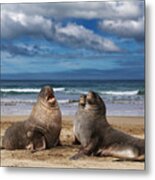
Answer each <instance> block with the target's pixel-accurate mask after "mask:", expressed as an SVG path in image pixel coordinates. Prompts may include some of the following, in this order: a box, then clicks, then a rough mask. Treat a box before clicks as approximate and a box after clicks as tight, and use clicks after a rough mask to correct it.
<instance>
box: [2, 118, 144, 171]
mask: <svg viewBox="0 0 155 180" xmlns="http://www.w3.org/2000/svg"><path fill="white" fill-rule="evenodd" d="M26 118H27V117H26V116H13V117H11V116H3V117H1V139H2V136H3V135H4V133H5V130H6V129H7V128H8V127H9V126H10V125H11V124H12V123H14V122H17V121H22V120H25V119H26ZM108 121H109V123H110V124H111V125H112V126H113V127H115V128H117V129H120V130H122V131H124V132H127V133H129V134H131V135H133V136H136V137H140V138H144V118H143V117H108ZM62 122H63V123H62V126H63V127H62V131H61V137H60V139H61V142H62V146H59V147H55V148H52V149H50V150H44V151H40V152H36V153H31V152H30V151H28V150H15V151H6V150H1V166H10V167H51V168H52V167H53V168H93V169H138V170H143V169H144V166H145V165H144V162H129V161H117V159H116V158H111V157H83V158H81V159H79V160H76V161H74V160H69V157H71V156H72V155H74V154H75V153H76V152H77V151H78V148H79V146H77V145H72V141H73V133H72V117H71V116H70V117H69V116H65V117H63V121H62Z"/></svg>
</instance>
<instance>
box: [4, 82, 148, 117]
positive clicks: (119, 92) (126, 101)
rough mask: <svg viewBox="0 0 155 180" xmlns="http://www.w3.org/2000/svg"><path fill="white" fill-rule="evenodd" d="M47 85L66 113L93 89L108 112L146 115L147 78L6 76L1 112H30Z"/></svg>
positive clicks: (109, 114) (115, 114)
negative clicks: (18, 79)
mask: <svg viewBox="0 0 155 180" xmlns="http://www.w3.org/2000/svg"><path fill="white" fill-rule="evenodd" d="M45 85H50V86H52V87H53V88H54V91H55V95H56V98H57V100H58V103H59V106H60V108H61V111H62V114H63V115H74V114H75V112H76V110H77V106H78V103H77V100H78V99H79V96H80V94H86V93H87V92H88V91H89V90H93V91H95V92H97V93H99V94H100V96H101V97H102V98H103V100H104V101H105V104H106V107H107V115H108V116H144V94H145V89H144V88H145V87H144V81H143V80H62V81H61V80H49V81H47V80H44V81H43V80H41V81H38V80H36V81H27V80H23V81H13V80H11V81H9V80H2V81H1V115H4V116H5V115H9V116H11V115H29V114H30V112H31V110H32V106H33V104H34V103H35V102H36V99H37V95H38V93H39V91H40V89H41V88H42V87H43V86H45Z"/></svg>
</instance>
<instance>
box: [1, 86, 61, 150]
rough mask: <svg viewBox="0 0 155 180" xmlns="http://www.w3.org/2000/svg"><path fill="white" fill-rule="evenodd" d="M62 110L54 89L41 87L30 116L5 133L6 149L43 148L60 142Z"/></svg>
mask: <svg viewBox="0 0 155 180" xmlns="http://www.w3.org/2000/svg"><path fill="white" fill-rule="evenodd" d="M60 131H61V111H60V109H59V106H58V103H57V100H56V98H55V96H54V92H53V89H52V88H51V87H50V86H45V87H43V88H42V89H41V91H40V93H39V95H38V99H37V102H36V104H35V105H34V106H33V109H32V112H31V114H30V116H29V118H28V119H27V120H26V121H23V122H17V123H15V124H13V125H12V126H11V127H9V128H8V129H7V130H6V132H5V135H4V138H3V141H2V146H3V148H4V149H8V150H14V149H30V150H32V151H36V150H43V149H47V148H51V147H54V146H56V145H58V144H59V135H60Z"/></svg>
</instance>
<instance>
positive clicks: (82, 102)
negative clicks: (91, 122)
mask: <svg viewBox="0 0 155 180" xmlns="http://www.w3.org/2000/svg"><path fill="white" fill-rule="evenodd" d="M85 104H86V95H84V94H82V95H81V96H80V100H79V105H78V108H79V110H78V112H77V113H80V110H83V109H84V107H85ZM75 123H76V122H75ZM76 126H78V124H76ZM78 128H80V127H78ZM75 131H76V132H77V127H76V128H75V124H74V125H73V133H74V141H73V143H72V144H74V145H79V144H81V143H80V141H79V140H78V137H77V134H76V132H75Z"/></svg>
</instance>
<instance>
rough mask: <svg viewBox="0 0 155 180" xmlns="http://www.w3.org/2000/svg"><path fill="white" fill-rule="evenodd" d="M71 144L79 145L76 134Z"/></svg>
mask: <svg viewBox="0 0 155 180" xmlns="http://www.w3.org/2000/svg"><path fill="white" fill-rule="evenodd" d="M72 144H73V145H80V144H81V143H80V141H79V140H78V139H77V137H76V136H74V141H73V142H72Z"/></svg>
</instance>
